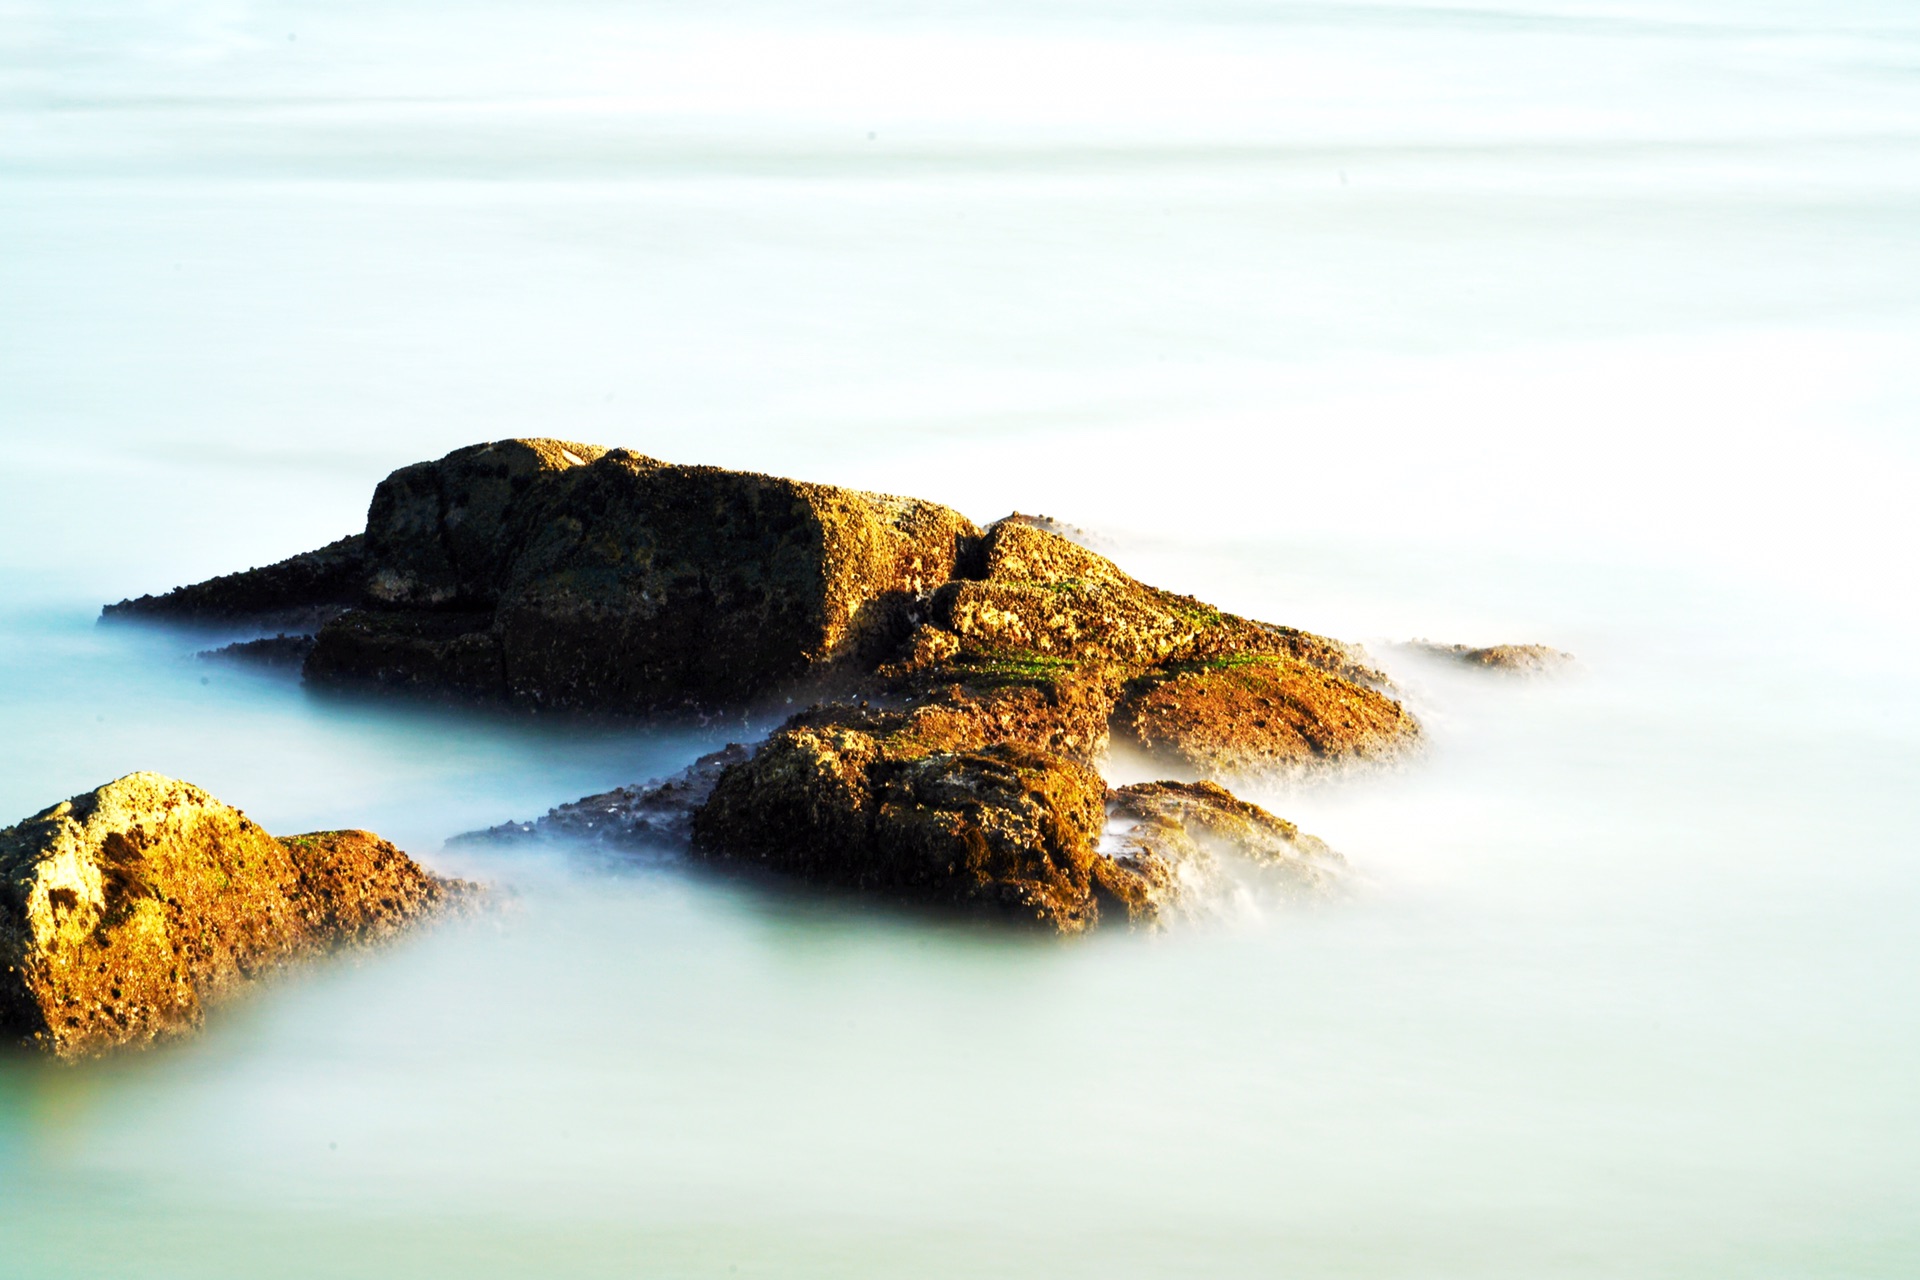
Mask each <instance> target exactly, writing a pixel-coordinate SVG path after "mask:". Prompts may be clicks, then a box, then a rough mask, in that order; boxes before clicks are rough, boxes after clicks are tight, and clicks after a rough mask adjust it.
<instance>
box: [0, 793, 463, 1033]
mask: <svg viewBox="0 0 1920 1280" xmlns="http://www.w3.org/2000/svg"><path fill="white" fill-rule="evenodd" d="M474 890H475V887H474V886H471V885H467V884H465V883H463V882H459V881H449V880H443V879H440V878H439V877H436V876H434V875H432V874H431V873H429V872H427V871H426V870H424V869H423V868H421V867H420V866H419V865H418V864H417V863H415V862H414V861H413V860H412V859H411V858H409V857H407V855H406V854H404V853H402V852H401V851H400V850H398V849H396V848H394V846H393V845H391V844H389V843H388V842H386V841H384V840H382V839H380V838H379V837H378V836H375V835H373V834H372V833H370V832H365V831H323V832H314V833H311V834H307V835H300V836H289V837H285V838H276V837H274V836H271V835H269V834H267V832H265V831H264V830H262V829H261V828H260V827H259V825H258V824H256V823H254V822H253V821H252V820H251V819H249V818H247V817H246V815H245V814H243V813H241V812H240V811H239V810H237V809H234V808H232V807H230V806H228V805H225V804H222V803H220V802H219V801H218V800H216V799H214V798H213V797H212V796H210V795H208V794H207V793H206V792H205V791H202V790H201V789H200V788H198V787H195V786H192V785H190V784H188V783H184V782H179V781H176V780H174V779H171V778H165V777H162V776H160V775H158V774H151V773H136V774H131V775H129V776H127V777H125V778H121V779H119V780H118V781H116V782H111V783H108V784H107V785H106V786H103V787H100V788H97V789H96V790H93V791H90V792H87V793H85V794H83V795H79V796H75V797H74V798H72V799H71V800H67V801H63V802H62V803H60V804H57V805H55V806H53V807H52V808H50V809H47V810H45V811H43V812H41V813H38V814H36V815H34V816H33V817H31V818H28V819H26V820H24V821H22V822H20V823H17V824H15V825H14V826H12V827H9V828H7V829H6V830H4V831H0V957H3V958H4V973H0V1034H4V1035H5V1037H6V1038H7V1039H9V1040H12V1041H15V1042H17V1043H21V1044H24V1045H27V1046H30V1047H33V1048H36V1049H40V1050H43V1051H46V1052H50V1053H53V1054H55V1055H58V1056H61V1057H85V1056H90V1055H93V1054H98V1053H101V1052H105V1051H107V1050H111V1049H115V1048H119V1047H123V1046H132V1045H139V1044H144V1043H147V1042H150V1041H153V1040H156V1039H161V1038H165V1037H170V1036H176V1035H179V1034H182V1033H184V1032H187V1031H190V1030H192V1029H193V1028H195V1027H197V1026H198V1025H200V1022H201V1020H202V1018H203V1016H204V1011H205V1008H206V1007H207V1005H209V1004H210V1003H212V1002H214V1001H216V1000H218V999H219V997H220V996H222V995H223V994H225V993H227V992H229V991H231V990H233V989H234V988H236V987H238V986H240V985H241V984H243V983H244V982H245V981H247V980H248V979H250V978H253V977H255V976H257V975H259V974H261V973H263V972H265V971H267V970H269V969H271V968H273V967H275V966H278V965H282V964H285V963H287V962H290V961H293V960H297V959H301V958H305V957H309V956H313V955H317V954H321V953H324V952H326V951H329V950H332V949H335V948H337V947H341V946H348V945H354V944H364V943H370V942H375V941H378V940H380V939H382V938H384V937H387V936H389V935H391V934H393V933H396V932H398V931H399V930H401V929H403V928H405V927H406V926H408V925H409V924H411V923H413V922H414V921H416V920H418V919H420V918H421V917H423V916H426V915H428V914H431V913H433V912H435V911H437V910H439V909H441V908H442V907H444V906H446V905H448V904H450V903H451V902H453V901H456V900H460V899H463V898H466V897H468V896H470V895H471V894H472V893H473V892H474Z"/></svg>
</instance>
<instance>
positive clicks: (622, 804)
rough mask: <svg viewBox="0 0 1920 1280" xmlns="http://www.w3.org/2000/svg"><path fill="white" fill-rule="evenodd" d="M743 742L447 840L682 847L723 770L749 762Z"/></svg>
mask: <svg viewBox="0 0 1920 1280" xmlns="http://www.w3.org/2000/svg"><path fill="white" fill-rule="evenodd" d="M750 754H751V753H750V752H749V751H748V750H747V749H746V748H745V747H743V746H741V745H740V744H739V743H728V744H727V745H726V746H725V747H724V748H722V749H721V750H719V751H714V752H710V753H708V754H707V755H704V756H701V757H700V758H699V759H698V760H695V761H694V762H693V763H692V764H690V765H688V766H687V767H686V768H685V769H682V770H681V771H680V772H679V773H676V774H674V775H673V776H672V777H670V778H657V779H655V780H653V781H652V782H643V783H640V784H639V785H637V786H630V787H615V788H614V789H613V790H612V791H603V792H601V793H600V794H599V795H592V796H585V797H583V798H581V799H579V800H575V801H573V802H572V803H570V804H563V805H557V806H555V807H554V808H552V809H549V810H548V811H547V814H546V816H545V817H543V818H536V819H535V820H533V821H532V822H507V823H502V824H501V825H500V826H497V827H488V828H487V829H486V830H484V831H469V832H467V833H465V834H463V835H458V836H455V837H454V838H453V839H452V840H449V841H448V842H447V843H448V844H512V843H517V842H520V841H523V840H528V839H542V838H554V839H565V840H585V841H592V842H596V843H601V844H610V845H615V846H620V847H625V848H641V847H654V848H668V849H674V848H682V847H684V846H685V845H686V844H687V843H688V842H689V841H690V840H692V838H693V815H694V811H695V810H697V809H698V808H699V807H700V806H701V805H703V804H705V803H706V800H707V797H708V796H709V795H712V794H713V787H714V784H715V783H716V782H718V781H719V780H720V775H721V774H722V773H725V772H726V771H727V769H729V768H730V767H732V766H733V765H736V764H742V763H745V762H746V760H747V759H748V758H749V757H750Z"/></svg>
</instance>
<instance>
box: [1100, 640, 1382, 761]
mask: <svg viewBox="0 0 1920 1280" xmlns="http://www.w3.org/2000/svg"><path fill="white" fill-rule="evenodd" d="M1113 725H1114V733H1115V736H1116V737H1117V739H1118V740H1119V741H1122V742H1125V743H1127V744H1128V745H1129V746H1132V747H1134V748H1136V749H1138V750H1141V751H1144V752H1146V753H1147V754H1148V755H1150V756H1152V757H1154V758H1156V759H1160V760H1165V761H1170V762H1174V763H1178V764H1181V765H1184V766H1186V767H1188V768H1191V769H1195V770H1198V771H1200V772H1202V773H1212V774H1224V775H1235V774H1242V775H1244V774H1262V773H1275V772H1295V771H1299V770H1303V769H1309V768H1318V767H1325V766H1328V765H1335V764H1344V763H1349V762H1356V761H1362V760H1373V761H1379V760H1387V759H1391V758H1393V757H1394V756H1397V755H1399V754H1400V753H1401V752H1403V751H1405V750H1407V749H1408V748H1409V747H1411V746H1412V745H1413V744H1414V743H1415V742H1416V741H1417V740H1418V739H1419V736H1420V735H1419V725H1418V723H1417V722H1416V721H1415V720H1414V718H1413V717H1412V716H1411V715H1409V714H1408V713H1407V711H1406V709H1405V708H1404V707H1402V706H1401V705H1400V703H1398V702H1396V701H1394V700H1393V699H1391V698H1389V697H1387V696H1386V695H1385V694H1382V693H1379V692H1377V691H1375V690H1373V689H1370V688H1368V687H1367V686H1365V685H1361V684H1355V683H1354V682H1352V681H1349V680H1343V679H1341V678H1340V677H1339V676H1336V675H1333V674H1332V673H1330V672H1327V671H1325V670H1322V669H1320V668H1318V667H1313V666H1309V665H1307V664H1306V663H1304V662H1301V661H1299V660H1297V659H1294V658H1288V657H1278V656H1269V655H1251V656H1245V657H1234V658H1228V659H1221V660H1216V661H1214V662H1211V663H1195V664H1188V665H1181V666H1175V667H1163V668H1159V669H1156V670H1155V671H1153V672H1150V673H1148V674H1146V675H1144V676H1141V677H1139V678H1137V679H1136V680H1134V681H1133V682H1131V683H1130V684H1129V685H1128V686H1127V689H1126V692H1125V693H1124V694H1123V695H1122V697H1121V699H1120V702H1119V705H1118V707H1117V708H1116V711H1115V714H1114V719H1113Z"/></svg>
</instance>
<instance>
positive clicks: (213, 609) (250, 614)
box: [101, 533, 367, 628]
mask: <svg viewBox="0 0 1920 1280" xmlns="http://www.w3.org/2000/svg"><path fill="white" fill-rule="evenodd" d="M366 564H367V561H366V539H365V538H364V537H362V536H361V535H360V534H357V533H356V534H353V535H351V536H350V537H345V538H342V539H340V540H339V541H338V542H330V543H328V544H327V545H326V546H324V547H321V548H320V549H319V550H318V551H308V552H305V553H303V554H301V555H297V556H293V557H291V558H289V559H286V560H282V561H280V562H279V563H278V564H270V565H268V566H266V567H265V568H263V569H248V570H246V571H245V572H243V573H229V574H225V575H223V576H221V577H218V578H211V579H209V580H207V581H206V582H200V583H195V584H194V585H193V586H190V587H179V588H176V589H175V590H172V591H169V592H167V593H166V594H164V595H158V596H141V597H140V598H138V599H137V600H122V601H121V602H120V603H118V604H110V605H108V606H107V607H106V608H105V609H103V610H101V616H102V617H105V618H114V619H138V618H150V619H155V620H159V621H168V622H190V623H201V624H218V623H233V622H246V623H251V624H253V625H256V626H263V627H264V626H269V625H277V626H281V627H286V628H299V627H309V628H311V627H317V626H319V625H320V623H321V622H322V621H324V620H325V619H326V618H328V617H331V616H332V615H333V614H336V613H339V612H340V611H341V610H343V609H345V608H347V607H348V606H350V605H352V604H354V603H355V602H356V601H357V600H359V598H360V594H361V589H362V586H363V584H364V580H365V578H366Z"/></svg>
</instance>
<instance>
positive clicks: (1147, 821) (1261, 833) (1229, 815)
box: [1108, 782, 1347, 906]
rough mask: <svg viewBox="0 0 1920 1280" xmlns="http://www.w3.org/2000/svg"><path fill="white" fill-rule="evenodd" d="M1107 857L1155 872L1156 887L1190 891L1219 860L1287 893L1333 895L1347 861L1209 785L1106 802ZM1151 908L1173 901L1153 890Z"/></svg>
mask: <svg viewBox="0 0 1920 1280" xmlns="http://www.w3.org/2000/svg"><path fill="white" fill-rule="evenodd" d="M1108 821H1109V825H1108V832H1109V845H1108V847H1109V849H1110V852H1111V856H1112V857H1114V858H1115V860H1116V861H1119V862H1120V863H1122V864H1123V865H1138V866H1147V867H1153V868H1155V869H1154V870H1153V871H1152V872H1151V873H1150V874H1151V876H1152V878H1153V879H1155V881H1156V882H1165V881H1168V880H1174V881H1175V882H1178V881H1180V880H1184V881H1185V882H1186V883H1187V884H1189V885H1193V884H1196V883H1198V882H1202V881H1206V880H1211V879H1213V878H1214V877H1215V876H1216V875H1217V874H1218V868H1219V860H1220V859H1221V858H1237V859H1241V860H1244V861H1246V862H1249V863H1252V864H1254V865H1255V866H1258V867H1260V868H1262V869H1264V870H1266V871H1268V872H1270V873H1274V874H1275V875H1277V877H1278V882H1279V883H1281V884H1282V885H1284V886H1285V887H1287V888H1288V889H1289V890H1291V891H1292V892H1294V893H1314V894H1318V893H1325V892H1328V891H1331V890H1333V889H1335V888H1337V887H1338V886H1339V885H1340V884H1341V882H1342V880H1343V878H1344V877H1345V875H1346V872H1347V860H1346V859H1345V858H1343V857H1341V856H1340V855H1339V854H1338V853H1336V852H1334V851H1333V850H1332V849H1330V848H1328V847H1327V845H1326V842H1325V841H1323V840H1321V839H1319V838H1318V837H1316V836H1310V835H1308V834H1306V833H1305V832H1303V831H1301V830H1300V828H1298V827H1296V826H1295V825H1294V824H1293V823H1291V822H1288V821H1286V820H1285V819H1282V818H1276V817H1274V816H1273V815H1272V814H1271V813H1268V812H1267V811H1266V810H1265V809H1262V808H1261V807H1260V806H1259V805H1256V804H1250V803H1248V802H1247V801H1245V800H1241V799H1240V798H1238V797H1237V796H1235V795H1234V794H1233V793H1232V792H1230V791H1228V790H1227V789H1226V788H1224V787H1222V786H1220V785H1219V784H1218V783H1213V782H1142V783H1137V784H1135V785H1133V786H1130V787H1120V788H1117V789H1116V790H1114V791H1113V792H1112V793H1110V795H1109V798H1108ZM1160 894H1161V897H1160V901H1159V903H1158V904H1157V905H1161V906H1165V905H1167V904H1168V903H1169V901H1170V900H1171V899H1172V897H1173V895H1171V894H1168V893H1167V891H1166V890H1164V889H1162V890H1160Z"/></svg>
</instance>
